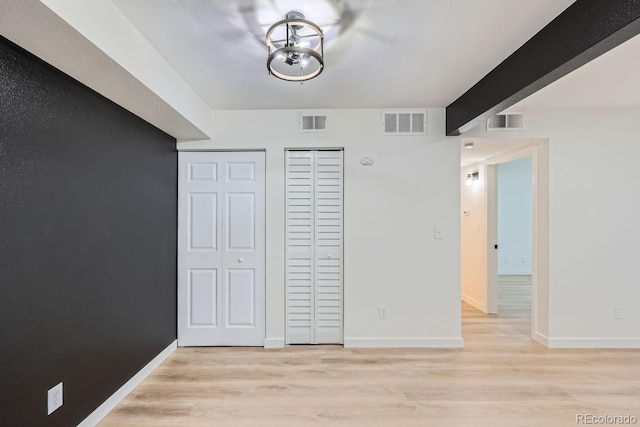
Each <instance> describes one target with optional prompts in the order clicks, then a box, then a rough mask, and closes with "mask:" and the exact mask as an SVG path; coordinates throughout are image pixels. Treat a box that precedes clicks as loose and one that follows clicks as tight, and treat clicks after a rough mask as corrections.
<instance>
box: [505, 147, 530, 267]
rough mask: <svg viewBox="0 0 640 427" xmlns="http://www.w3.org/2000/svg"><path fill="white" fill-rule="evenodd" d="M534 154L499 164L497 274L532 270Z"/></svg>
mask: <svg viewBox="0 0 640 427" xmlns="http://www.w3.org/2000/svg"><path fill="white" fill-rule="evenodd" d="M531 180H532V175H531V157H525V158H522V159H517V160H512V161H510V162H506V163H501V164H499V165H498V274H521V275H524V274H531V212H532V206H531V200H532V181H531Z"/></svg>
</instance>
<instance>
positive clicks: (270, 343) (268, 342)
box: [264, 338, 284, 348]
mask: <svg viewBox="0 0 640 427" xmlns="http://www.w3.org/2000/svg"><path fill="white" fill-rule="evenodd" d="M264 348H284V338H265V339H264Z"/></svg>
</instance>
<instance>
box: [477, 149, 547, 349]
mask: <svg viewBox="0 0 640 427" xmlns="http://www.w3.org/2000/svg"><path fill="white" fill-rule="evenodd" d="M525 157H531V166H532V167H531V170H532V190H533V191H532V199H533V200H532V216H531V218H532V222H531V225H532V227H531V228H532V239H531V336H532V338H533V339H535V340H536V341H538V342H540V343H542V344H544V345H546V346H548V325H549V143H548V141H547V142H545V143H542V144H538V145H534V146H530V147H527V148H524V149H522V150H518V151H514V152H512V153H507V154H502V155H498V156H495V157H491V158H489V159H487V160H486V161H485V165H486V180H487V184H486V187H485V197H486V201H487V224H486V225H487V228H486V229H487V242H486V243H487V258H486V259H487V312H488V313H497V312H498V259H497V250H496V249H495V247H494V245H495V244H497V242H498V227H497V223H498V222H497V220H498V210H497V199H498V198H497V183H498V179H497V169H498V165H499V164H501V163H506V162H510V161H512V160H518V159H522V158H525Z"/></svg>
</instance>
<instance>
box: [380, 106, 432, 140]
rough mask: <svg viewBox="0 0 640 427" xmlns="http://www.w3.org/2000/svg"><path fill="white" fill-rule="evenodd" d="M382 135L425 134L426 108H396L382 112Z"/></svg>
mask: <svg viewBox="0 0 640 427" xmlns="http://www.w3.org/2000/svg"><path fill="white" fill-rule="evenodd" d="M382 133H383V134H384V135H426V134H427V110H397V111H383V112H382Z"/></svg>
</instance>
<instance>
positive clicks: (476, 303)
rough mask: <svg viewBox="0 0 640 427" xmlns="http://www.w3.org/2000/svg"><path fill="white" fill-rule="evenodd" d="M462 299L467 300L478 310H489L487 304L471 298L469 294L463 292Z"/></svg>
mask: <svg viewBox="0 0 640 427" xmlns="http://www.w3.org/2000/svg"><path fill="white" fill-rule="evenodd" d="M462 301H464V302H466V303H467V304H469V305H470V306H472V307H475V308H477V309H478V310H480V311H481V312H483V313H486V312H487V306H486V305H485V304H483V303H481V302H480V301H478V300H477V299H475V298H471V297H470V296H468V295H465V294H462Z"/></svg>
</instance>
